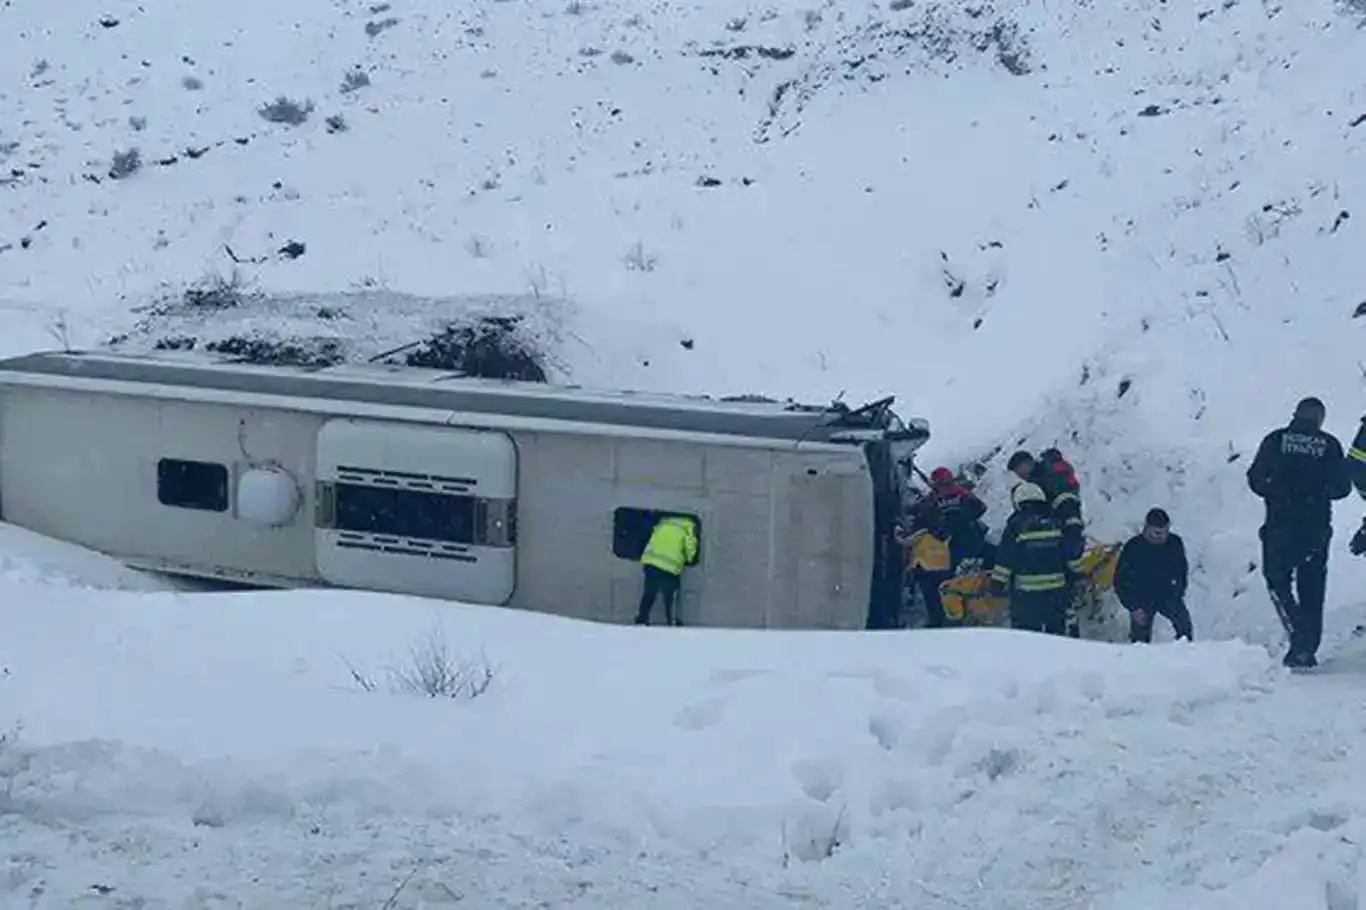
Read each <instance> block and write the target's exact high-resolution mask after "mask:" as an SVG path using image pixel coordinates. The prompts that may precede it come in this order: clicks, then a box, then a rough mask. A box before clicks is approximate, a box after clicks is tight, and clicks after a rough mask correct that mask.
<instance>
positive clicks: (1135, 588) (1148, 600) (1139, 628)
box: [1115, 509, 1194, 643]
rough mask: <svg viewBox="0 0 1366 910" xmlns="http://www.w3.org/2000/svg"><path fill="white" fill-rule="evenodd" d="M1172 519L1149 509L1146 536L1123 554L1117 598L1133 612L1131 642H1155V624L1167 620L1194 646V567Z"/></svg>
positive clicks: (1138, 536) (1133, 540) (1117, 574)
mask: <svg viewBox="0 0 1366 910" xmlns="http://www.w3.org/2000/svg"><path fill="white" fill-rule="evenodd" d="M1171 526H1172V519H1171V516H1170V515H1168V514H1167V511H1166V510H1165V509H1149V510H1148V514H1147V516H1146V517H1145V518H1144V519H1143V531H1142V533H1139V534H1136V535H1134V536H1133V537H1131V538H1129V540H1128V542H1127V543H1125V544H1124V548H1123V549H1122V550H1120V551H1119V565H1118V566H1117V567H1116V568H1115V595H1116V596H1117V597H1118V598H1119V602H1120V603H1121V604H1122V605H1123V606H1124V609H1126V610H1128V611H1129V641H1131V642H1135V643H1138V642H1144V643H1148V642H1151V641H1152V640H1153V620H1154V619H1155V618H1156V617H1158V616H1165V617H1167V619H1168V620H1169V621H1170V622H1171V624H1172V631H1173V632H1175V633H1176V637H1177V638H1178V639H1180V638H1184V639H1186V641H1190V640H1191V638H1192V637H1193V634H1194V631H1193V629H1192V628H1191V614H1190V610H1189V609H1188V608H1187V607H1186V585H1187V583H1188V582H1189V580H1190V563H1189V562H1188V560H1187V559H1186V544H1185V542H1184V541H1183V540H1182V539H1181V536H1180V535H1179V534H1174V533H1172V530H1171Z"/></svg>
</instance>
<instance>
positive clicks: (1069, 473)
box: [1006, 448, 1095, 638]
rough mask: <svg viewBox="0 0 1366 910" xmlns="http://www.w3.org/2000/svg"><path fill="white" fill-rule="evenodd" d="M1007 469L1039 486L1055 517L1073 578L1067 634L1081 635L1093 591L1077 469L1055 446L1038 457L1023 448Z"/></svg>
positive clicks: (1075, 636) (1007, 463) (1011, 460)
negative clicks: (1085, 564) (1085, 560)
mask: <svg viewBox="0 0 1366 910" xmlns="http://www.w3.org/2000/svg"><path fill="white" fill-rule="evenodd" d="M1006 469H1007V470H1009V471H1010V472H1011V473H1013V474H1014V475H1015V476H1016V477H1018V478H1020V480H1021V482H1029V483H1033V484H1035V485H1036V486H1038V488H1039V489H1040V490H1042V491H1043V493H1044V497H1045V499H1046V500H1047V502H1048V505H1049V507H1050V508H1051V509H1052V510H1053V516H1054V517H1055V518H1056V519H1057V521H1058V526H1059V529H1060V530H1061V531H1062V534H1063V550H1064V552H1065V554H1066V556H1067V561H1068V567H1069V569H1070V570H1071V572H1072V578H1073V579H1074V581H1073V583H1072V585H1071V587H1070V592H1069V600H1068V604H1067V622H1066V626H1067V635H1068V636H1069V637H1071V638H1080V637H1081V620H1080V615H1081V614H1082V613H1083V612H1091V607H1092V603H1091V601H1092V600H1093V599H1094V597H1095V593H1094V591H1092V590H1091V585H1090V582H1089V581H1088V579H1087V578H1086V577H1085V576H1084V575H1083V574H1082V573H1081V563H1082V557H1083V556H1084V555H1085V554H1086V524H1085V521H1084V520H1083V518H1082V512H1081V484H1080V483H1078V482H1077V472H1076V470H1075V469H1074V468H1073V467H1072V465H1071V464H1070V463H1069V462H1068V461H1067V459H1065V458H1063V457H1062V452H1061V451H1059V450H1058V449H1056V448H1050V449H1044V450H1043V452H1041V453H1040V454H1039V457H1038V458H1037V459H1036V458H1035V457H1034V456H1033V455H1031V454H1029V453H1028V452H1026V451H1023V450H1021V451H1019V452H1016V453H1015V454H1014V455H1011V456H1010V460H1009V461H1008V462H1006Z"/></svg>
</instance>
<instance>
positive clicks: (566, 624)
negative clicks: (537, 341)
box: [0, 581, 1360, 910]
mask: <svg viewBox="0 0 1366 910" xmlns="http://www.w3.org/2000/svg"><path fill="white" fill-rule="evenodd" d="M0 584H2V585H3V590H2V593H3V597H0V624H3V627H4V628H5V629H6V634H5V636H3V637H2V638H0V665H2V666H5V667H7V668H8V670H9V675H8V676H7V677H6V678H4V679H3V680H0V704H3V707H4V711H5V713H6V715H7V716H8V717H14V718H18V719H21V720H22V721H23V728H22V732H21V739H20V740H19V744H18V745H17V746H11V747H9V748H8V750H7V757H8V764H5V766H4V767H5V768H6V771H5V776H6V786H7V795H6V796H5V797H3V806H4V818H5V822H4V824H5V826H6V842H7V843H8V844H9V845H10V857H11V858H10V860H9V864H8V871H7V874H6V876H5V878H4V880H3V884H2V885H0V887H3V889H4V893H5V894H6V898H5V900H12V899H14V898H15V896H17V895H22V894H26V893H32V892H33V891H34V889H36V888H39V887H41V888H42V889H43V890H42V897H41V900H40V901H39V905H40V906H58V905H62V906H65V905H66V903H68V902H69V901H71V900H76V899H78V898H80V897H81V896H82V895H88V894H91V893H93V892H92V891H91V889H95V890H98V891H100V892H102V893H105V894H107V895H110V896H113V895H117V896H118V897H119V899H121V900H125V901H137V900H140V899H142V900H150V901H151V902H152V903H174V904H180V903H182V902H184V901H190V902H199V903H203V902H213V901H215V900H217V901H224V900H226V901H229V902H240V903H242V904H245V905H252V906H267V905H270V906H276V905H279V906H284V905H286V904H287V905H290V906H302V905H311V904H312V903H314V902H316V900H318V899H319V897H318V895H321V894H325V893H328V892H330V893H332V894H334V899H335V900H337V901H339V902H340V903H344V904H350V905H358V906H376V905H378V904H379V903H383V902H384V900H386V899H387V898H388V897H389V895H390V894H392V893H393V892H394V891H395V889H396V888H398V887H399V885H400V884H401V883H402V882H403V881H405V880H407V881H408V884H407V885H406V886H405V889H404V891H403V893H402V895H401V900H400V901H399V902H398V905H399V906H417V905H418V904H419V902H421V901H428V902H429V904H435V905H441V904H442V902H453V901H455V898H454V897H452V896H451V895H452V894H454V895H460V896H463V899H464V900H466V901H470V902H473V903H475V904H478V905H480V906H495V905H500V906H501V905H506V906H514V905H517V906H520V905H524V904H526V903H531V902H536V901H548V902H550V903H551V904H556V903H560V902H567V901H569V900H570V896H571V895H575V896H577V897H576V899H577V900H579V901H582V902H584V903H585V905H593V906H632V907H637V906H639V907H657V908H666V907H683V906H696V904H697V902H698V901H699V900H703V901H706V902H708V903H716V904H717V905H718V906H723V907H734V908H739V907H742V906H746V907H760V908H763V907H782V906H790V905H791V904H792V902H794V901H805V902H807V903H809V904H810V905H812V906H829V907H836V906H846V907H847V906H901V905H906V904H908V903H913V904H914V905H916V906H927V907H945V908H947V907H952V906H958V905H960V904H964V903H966V904H970V905H972V906H974V907H981V908H985V910H994V908H999V910H1006V908H1017V907H1020V906H1048V907H1058V908H1064V907H1076V908H1080V907H1083V906H1085V907H1103V908H1106V910H1119V908H1132V907H1136V906H1144V907H1172V908H1176V907H1191V906H1199V907H1206V906H1216V904H1215V903H1213V902H1212V901H1213V900H1215V899H1216V898H1219V897H1220V896H1221V889H1224V888H1225V887H1226V886H1227V887H1229V888H1235V887H1238V888H1240V887H1242V886H1241V885H1239V882H1242V881H1244V880H1246V879H1247V878H1248V877H1249V876H1254V875H1262V876H1271V875H1273V874H1280V875H1285V874H1287V873H1286V871H1285V870H1286V868H1291V869H1293V872H1294V876H1295V877H1294V878H1293V879H1286V880H1285V885H1284V886H1285V887H1286V888H1287V891H1285V892H1283V893H1282V896H1284V894H1285V893H1295V892H1294V891H1293V890H1290V889H1292V886H1293V888H1294V889H1299V890H1301V891H1307V890H1309V889H1312V888H1314V887H1317V888H1319V889H1322V888H1324V887H1325V886H1326V885H1325V882H1329V883H1331V884H1332V886H1333V887H1336V888H1339V889H1340V890H1344V891H1346V890H1350V889H1352V888H1354V887H1355V882H1356V878H1355V870H1354V869H1352V868H1351V867H1350V863H1349V861H1348V860H1349V857H1348V854H1347V853H1346V852H1344V851H1345V850H1346V848H1344V847H1343V846H1342V844H1343V842H1344V841H1345V840H1346V839H1348V838H1351V837H1353V836H1354V835H1353V832H1354V831H1356V829H1357V828H1358V827H1359V826H1360V823H1359V821H1357V819H1356V818H1355V817H1353V816H1352V815H1351V809H1350V808H1348V807H1347V804H1344V803H1342V800H1343V799H1348V798H1350V800H1351V802H1350V806H1353V807H1354V806H1357V805H1359V803H1360V794H1359V790H1352V789H1351V788H1350V787H1348V786H1347V781H1346V780H1343V779H1341V778H1340V776H1335V775H1337V774H1338V771H1339V770H1340V769H1341V768H1342V767H1350V766H1351V764H1350V760H1348V761H1349V763H1348V765H1345V766H1344V765H1342V764H1341V761H1342V760H1343V759H1344V758H1345V757H1346V756H1347V754H1348V753H1349V752H1350V753H1354V752H1356V751H1359V748H1360V747H1359V744H1356V743H1354V742H1353V740H1352V736H1351V734H1350V731H1348V730H1346V729H1339V730H1338V731H1337V732H1335V733H1332V734H1329V733H1328V732H1326V731H1325V729H1324V728H1323V727H1322V725H1321V724H1319V725H1317V726H1316V722H1317V718H1316V716H1315V712H1314V711H1313V710H1307V708H1308V707H1309V705H1310V704H1311V703H1322V701H1323V698H1324V695H1325V691H1324V690H1322V689H1319V690H1313V691H1311V690H1310V689H1308V688H1304V687H1301V688H1299V689H1296V688H1295V687H1296V686H1297V685H1299V684H1300V683H1304V684H1306V685H1307V686H1312V685H1314V684H1315V683H1321V682H1324V680H1319V679H1310V680H1297V679H1290V680H1289V681H1288V682H1285V683H1281V682H1278V680H1282V679H1284V674H1283V672H1282V671H1281V670H1280V669H1279V668H1278V667H1276V666H1274V663H1273V662H1272V661H1271V660H1270V659H1269V658H1268V657H1267V655H1266V654H1265V653H1264V652H1263V651H1262V650H1261V649H1258V648H1253V647H1250V646H1246V645H1240V644H1232V643H1223V644H1197V645H1195V646H1185V645H1176V646H1168V647H1151V648H1130V647H1120V646H1112V645H1103V644H1097V643H1092V642H1077V641H1071V640H1056V639H1048V638H1044V637H1042V636H1031V635H1023V634H1020V633H1013V632H1008V631H999V630H952V631H946V632H926V633H924V634H920V635H906V634H904V633H901V634H898V633H764V632H758V633H749V632H738V633H735V632H712V631H707V630H694V629H681V630H665V629H637V628H630V627H603V626H597V625H593V624H587V623H576V622H573V621H569V620H561V619H556V618H554V617H548V616H542V615H530V614H518V613H512V612H508V611H503V610H497V609H480V608H467V607H459V606H452V605H440V604H434V603H429V602H421V601H416V600H404V599H399V598H389V597H381V596H375V595H361V594H323V593H290V594H253V595H194V596H193V598H192V599H191V600H187V599H185V597H184V596H181V595H173V594H154V595H146V594H141V595H134V594H128V593H112V594H111V593H98V592H79V591H69V590H68V591H61V590H56V589H54V588H51V587H47V586H34V585H28V584H22V583H15V582H12V581H4V582H2V583H0ZM438 641H439V642H440V643H442V646H443V647H445V648H446V654H447V656H448V657H449V658H450V660H451V661H452V663H453V664H456V663H460V662H462V661H475V662H479V663H480V665H484V666H488V667H491V668H493V669H492V674H491V680H490V682H489V684H488V686H487V687H486V688H484V689H482V690H481V692H480V694H478V696H477V697H473V698H470V697H462V698H429V697H424V696H422V695H420V694H412V693H411V692H403V691H398V692H392V691H391V690H390V689H389V687H388V686H387V685H383V684H381V685H379V686H378V687H373V688H372V691H366V690H365V688H363V687H360V686H358V685H356V683H355V680H356V679H357V678H368V679H373V680H380V681H381V682H382V681H383V680H385V679H386V678H387V677H386V670H387V669H392V668H397V669H400V670H401V669H403V668H404V667H405V666H409V665H410V662H411V660H412V654H413V651H412V649H413V648H414V647H416V648H417V649H418V651H417V653H418V654H419V655H420V654H422V653H429V652H424V651H423V649H424V648H427V646H428V645H430V644H431V643H432V642H438ZM8 717H7V718H0V720H7V719H8ZM1287 744H1290V745H1292V746H1294V748H1293V749H1291V752H1293V753H1294V754H1286V745H1287ZM1292 782H1293V785H1292ZM1249 794H1255V795H1256V797H1257V799H1256V807H1257V809H1256V811H1257V817H1256V820H1255V822H1252V821H1249V818H1250V816H1249V815H1248V813H1249V811H1250V809H1249V803H1248V799H1249ZM67 829H78V830H80V831H81V832H82V834H81V837H80V838H79V839H78V840H75V841H73V840H71V839H70V838H69V837H68V836H67V834H66V833H64V832H65V831H66V830H67ZM129 844H136V845H137V847H136V850H137V855H138V856H139V857H140V858H141V861H139V862H129V861H128V853H127V851H128V850H129V849H130V847H129ZM1315 850H1317V851H1318V853H1317V854H1316V855H1315V857H1313V858H1306V854H1307V853H1308V852H1312V851H1315ZM1141 856H1161V857H1162V862H1161V863H1160V864H1158V865H1157V866H1155V867H1154V866H1151V865H1149V864H1147V863H1144V862H1139V861H1135V859H1134V857H1141ZM1126 857H1127V859H1126ZM1268 859H1270V860H1272V861H1273V867H1274V868H1273V867H1269V869H1270V870H1271V871H1263V872H1260V873H1259V872H1258V870H1259V869H1260V868H1261V867H1262V864H1263V862H1264V861H1265V860H1268ZM1277 864H1279V865H1277ZM1275 868H1279V869H1280V870H1281V871H1280V872H1279V873H1277V872H1275ZM247 870H250V872H251V874H250V875H248V874H246V873H247ZM1266 880H1267V879H1265V878H1262V879H1258V881H1263V882H1264V881H1266ZM1186 886H1190V887H1191V888H1193V889H1194V890H1187V887H1186ZM1135 893H1142V894H1145V895H1147V896H1148V897H1149V898H1150V899H1151V900H1150V902H1149V903H1144V904H1135V903H1133V902H1132V901H1130V902H1129V903H1125V902H1124V900H1128V899H1129V897H1130V896H1132V895H1133V894H1135ZM1229 893H1230V894H1233V895H1238V894H1245V893H1246V892H1244V891H1237V890H1235V891H1230V892H1229ZM1120 896H1123V899H1121V897H1120ZM1230 899H1232V898H1231V897H1230ZM1092 901H1096V902H1094V903H1093V902H1092ZM500 902H501V903H500ZM1218 906H1224V905H1223V904H1218ZM1229 906H1232V905H1231V904H1229ZM1244 906H1250V907H1260V906H1263V904H1257V903H1250V904H1245V905H1244ZM1268 906H1269V905H1268ZM1306 906H1309V904H1306Z"/></svg>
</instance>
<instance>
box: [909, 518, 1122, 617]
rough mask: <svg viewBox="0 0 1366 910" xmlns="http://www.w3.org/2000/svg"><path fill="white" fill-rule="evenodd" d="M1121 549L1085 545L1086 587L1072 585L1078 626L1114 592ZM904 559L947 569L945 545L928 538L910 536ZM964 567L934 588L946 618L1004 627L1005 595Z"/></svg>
mask: <svg viewBox="0 0 1366 910" xmlns="http://www.w3.org/2000/svg"><path fill="white" fill-rule="evenodd" d="M1123 546H1124V545H1123V544H1122V543H1113V544H1107V543H1102V542H1100V541H1095V540H1091V541H1088V542H1087V548H1086V553H1085V554H1084V555H1083V556H1082V561H1081V571H1082V576H1083V578H1084V582H1085V583H1084V584H1081V585H1078V586H1077V590H1076V594H1075V597H1074V599H1073V601H1072V605H1071V610H1070V611H1069V612H1070V613H1071V615H1072V617H1075V618H1076V619H1077V620H1078V621H1081V622H1094V621H1097V620H1099V618H1100V612H1101V598H1102V597H1103V596H1104V595H1105V594H1106V593H1108V592H1109V591H1110V590H1112V589H1113V588H1114V583H1115V568H1116V566H1117V565H1118V564H1119V551H1120V549H1121V548H1122V547H1123ZM906 555H907V564H908V568H915V567H917V566H919V567H923V568H926V569H929V570H930V571H935V570H940V571H942V570H945V569H947V568H948V567H949V550H948V545H947V544H946V543H944V542H943V541H941V540H939V539H938V538H936V537H934V536H933V535H931V534H928V533H920V534H917V535H915V536H914V537H913V538H912V539H911V545H910V546H909V547H907V551H906ZM965 568H968V569H969V571H965V572H961V573H960V574H958V575H956V576H954V577H953V578H950V579H949V580H948V581H945V582H944V583H943V584H941V585H940V586H939V596H940V600H941V601H943V604H944V615H945V617H946V618H947V619H948V620H949V622H951V623H953V624H954V625H962V626H1007V625H1009V624H1010V598H1009V596H1007V595H1004V594H997V593H993V592H992V591H991V588H990V578H989V572H988V571H987V569H985V568H972V567H965Z"/></svg>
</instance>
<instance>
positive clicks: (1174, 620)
mask: <svg viewBox="0 0 1366 910" xmlns="http://www.w3.org/2000/svg"><path fill="white" fill-rule="evenodd" d="M1143 612H1144V613H1145V614H1146V615H1145V616H1144V617H1143V621H1142V622H1139V620H1138V617H1137V616H1135V615H1134V614H1133V613H1130V614H1129V641H1131V642H1143V643H1145V644H1147V643H1150V642H1152V640H1153V620H1154V619H1156V618H1157V617H1158V616H1165V617H1167V620H1168V621H1169V622H1170V623H1171V624H1172V631H1173V632H1175V633H1176V637H1177V638H1184V639H1185V640H1186V641H1192V640H1193V639H1194V637H1195V629H1194V627H1193V624H1192V623H1191V611H1190V610H1188V609H1187V608H1186V602H1185V601H1184V600H1175V601H1172V602H1170V603H1164V604H1155V605H1153V606H1151V607H1144V608H1143Z"/></svg>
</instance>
